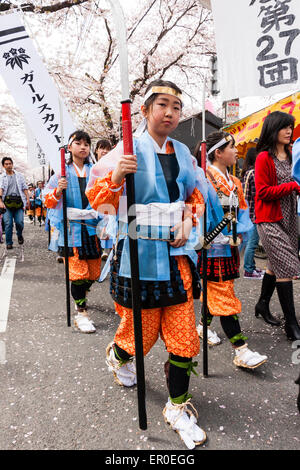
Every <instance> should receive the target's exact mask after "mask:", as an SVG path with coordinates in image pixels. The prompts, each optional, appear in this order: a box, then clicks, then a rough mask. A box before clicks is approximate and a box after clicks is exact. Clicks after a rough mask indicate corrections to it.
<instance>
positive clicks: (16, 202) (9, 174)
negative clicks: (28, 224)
mask: <svg viewBox="0 0 300 470" xmlns="http://www.w3.org/2000/svg"><path fill="white" fill-rule="evenodd" d="M2 166H3V168H4V170H5V171H4V172H3V173H2V174H1V176H0V209H5V212H4V215H3V221H4V229H5V240H6V247H7V249H8V250H11V249H12V248H13V222H15V224H16V232H17V237H18V242H19V245H22V244H23V243H24V238H23V229H24V210H25V209H29V206H30V202H29V194H28V188H27V184H26V181H25V178H24V176H23V175H22V174H21V173H19V172H17V171H15V170H14V169H13V161H12V159H11V158H10V157H4V158H2Z"/></svg>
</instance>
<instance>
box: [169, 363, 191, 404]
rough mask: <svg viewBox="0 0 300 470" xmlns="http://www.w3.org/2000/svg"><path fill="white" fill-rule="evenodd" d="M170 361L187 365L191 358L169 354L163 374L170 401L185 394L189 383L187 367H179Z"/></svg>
mask: <svg viewBox="0 0 300 470" xmlns="http://www.w3.org/2000/svg"><path fill="white" fill-rule="evenodd" d="M170 361H175V362H178V363H182V364H185V365H187V364H188V363H191V361H192V358H188V357H181V356H175V355H174V354H170V357H169V361H168V362H167V363H166V364H167V365H166V366H165V372H166V378H167V386H168V389H169V394H170V397H171V399H172V398H178V397H181V396H183V395H185V394H187V392H188V389H189V383H190V376H189V375H188V374H187V372H188V368H187V367H180V366H178V365H175V364H174V363H172V362H170Z"/></svg>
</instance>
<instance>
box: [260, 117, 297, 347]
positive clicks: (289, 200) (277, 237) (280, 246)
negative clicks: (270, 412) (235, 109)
mask: <svg viewBox="0 0 300 470" xmlns="http://www.w3.org/2000/svg"><path fill="white" fill-rule="evenodd" d="M294 122H295V119H294V117H293V116H291V115H290V114H287V113H283V112H281V111H275V112H273V113H271V114H269V116H267V118H266V119H265V122H264V125H263V128H262V132H261V135H260V138H259V141H258V144H257V151H258V156H257V158H256V163H255V188H256V197H255V222H256V224H257V230H258V233H259V236H260V239H261V242H262V245H263V247H264V249H265V251H266V254H267V256H268V267H267V270H266V273H265V275H264V278H263V282H262V289H261V295H260V298H259V301H258V303H257V304H256V306H255V315H256V316H257V317H258V316H259V315H261V316H262V317H263V319H264V320H265V321H266V322H267V323H269V324H272V325H274V324H276V323H275V322H274V317H273V316H272V315H271V313H270V310H269V303H270V300H271V297H272V294H273V292H274V289H275V286H276V289H277V293H278V297H279V301H280V305H281V308H282V310H283V313H284V318H285V332H286V335H287V337H288V338H289V339H292V340H295V339H300V328H299V325H298V322H297V319H296V314H295V307H294V298H293V283H292V280H293V279H296V278H298V277H299V275H300V262H299V258H298V230H297V194H300V186H299V185H298V184H297V183H296V182H295V181H293V179H292V177H291V168H292V156H291V152H290V144H291V139H292V135H293V130H294Z"/></svg>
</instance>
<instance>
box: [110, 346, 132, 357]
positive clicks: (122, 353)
mask: <svg viewBox="0 0 300 470" xmlns="http://www.w3.org/2000/svg"><path fill="white" fill-rule="evenodd" d="M113 349H114V353H115V356H116V358H117V359H121V361H129V360H130V359H131V358H132V356H131V355H130V354H128V352H126V351H124V349H122V348H120V346H118V345H117V343H114V346H113Z"/></svg>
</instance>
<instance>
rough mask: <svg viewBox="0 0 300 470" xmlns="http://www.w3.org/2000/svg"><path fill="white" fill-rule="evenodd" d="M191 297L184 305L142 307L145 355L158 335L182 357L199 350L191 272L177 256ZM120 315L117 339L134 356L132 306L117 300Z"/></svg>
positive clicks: (194, 353) (116, 306)
mask: <svg viewBox="0 0 300 470" xmlns="http://www.w3.org/2000/svg"><path fill="white" fill-rule="evenodd" d="M176 260H177V262H178V268H179V270H180V273H181V277H182V280H183V285H184V288H185V289H187V296H188V300H187V302H185V303H184V304H178V305H172V306H170V307H162V308H153V309H145V310H142V312H141V313H142V329H143V348H144V355H146V354H147V353H148V352H149V351H150V349H151V348H152V346H153V345H154V344H155V343H156V341H157V340H158V338H159V336H160V337H161V338H162V340H163V341H164V343H165V345H166V348H167V351H168V352H169V353H172V354H175V355H177V356H181V357H194V356H196V355H197V354H198V353H199V348H200V341H199V336H198V333H197V331H196V319H195V312H194V300H193V294H192V274H191V270H190V266H189V262H188V260H187V259H186V257H184V256H176ZM115 308H116V312H117V313H118V314H119V315H120V317H121V322H120V325H119V328H118V330H117V332H116V335H115V338H114V341H115V342H116V343H117V344H118V346H120V348H122V349H124V351H126V352H127V353H128V354H130V355H135V342H134V327H133V315H132V309H129V308H126V307H122V306H121V305H119V304H117V303H115Z"/></svg>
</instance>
